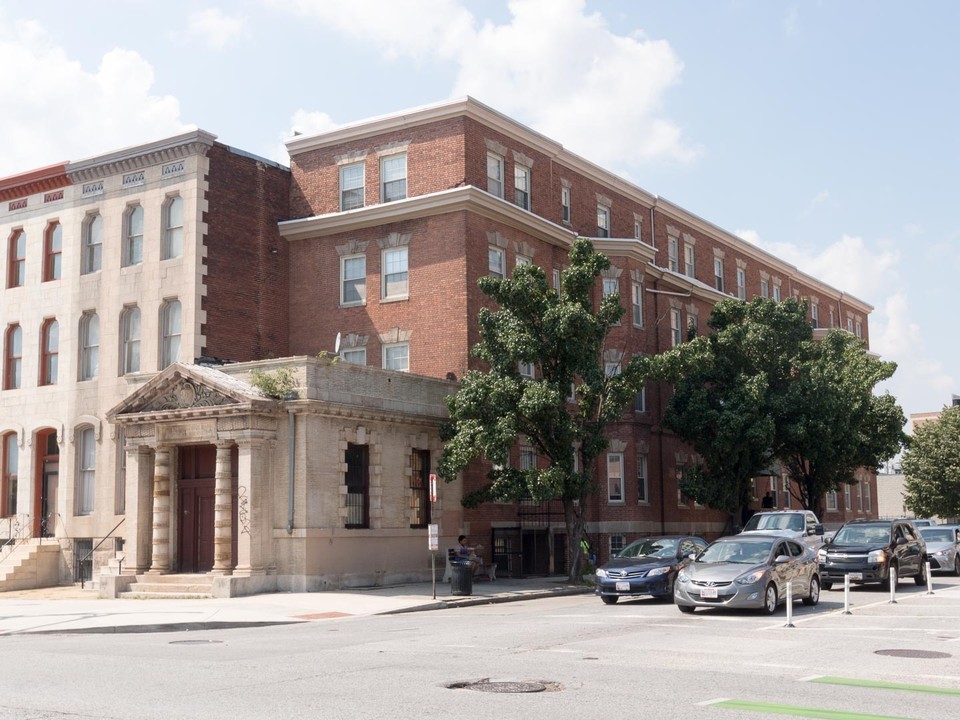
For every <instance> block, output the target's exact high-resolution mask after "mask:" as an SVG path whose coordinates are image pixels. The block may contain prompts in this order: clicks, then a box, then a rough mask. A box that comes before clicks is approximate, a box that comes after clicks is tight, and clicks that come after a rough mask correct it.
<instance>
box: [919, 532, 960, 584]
mask: <svg viewBox="0 0 960 720" xmlns="http://www.w3.org/2000/svg"><path fill="white" fill-rule="evenodd" d="M917 530H919V531H920V537H922V538H923V540H924V542H926V543H927V559H928V560H929V561H930V570H932V571H937V570H939V571H941V572H949V573H953V574H954V575H960V528H958V527H957V526H956V525H932V526H930V527H919V528H917Z"/></svg>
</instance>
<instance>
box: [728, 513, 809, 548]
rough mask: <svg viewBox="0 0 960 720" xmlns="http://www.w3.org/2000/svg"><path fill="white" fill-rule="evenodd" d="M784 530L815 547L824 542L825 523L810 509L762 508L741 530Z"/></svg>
mask: <svg viewBox="0 0 960 720" xmlns="http://www.w3.org/2000/svg"><path fill="white" fill-rule="evenodd" d="M770 530H782V531H784V532H787V533H789V534H790V535H792V536H793V537H795V538H797V539H798V540H802V541H803V542H805V543H806V544H807V545H810V546H812V547H814V548H816V547H819V546H820V545H822V544H823V525H822V524H821V522H820V521H819V520H818V519H817V516H816V515H815V514H814V513H813V512H812V511H810V510H761V511H760V512H757V513H754V514H753V515H751V516H750V519H749V520H747V523H746V525H744V526H743V530H741V532H768V531H770Z"/></svg>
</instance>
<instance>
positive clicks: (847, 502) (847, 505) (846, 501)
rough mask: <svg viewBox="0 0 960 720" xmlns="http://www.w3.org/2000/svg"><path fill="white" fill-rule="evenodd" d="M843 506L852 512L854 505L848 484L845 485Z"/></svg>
mask: <svg viewBox="0 0 960 720" xmlns="http://www.w3.org/2000/svg"><path fill="white" fill-rule="evenodd" d="M843 506H844V507H845V508H846V509H847V510H850V509H852V507H853V505H852V504H851V502H850V485H848V484H847V483H844V485H843Z"/></svg>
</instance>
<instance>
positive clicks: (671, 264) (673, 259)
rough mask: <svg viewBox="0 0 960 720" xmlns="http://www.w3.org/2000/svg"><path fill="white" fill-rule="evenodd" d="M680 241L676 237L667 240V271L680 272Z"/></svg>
mask: <svg viewBox="0 0 960 720" xmlns="http://www.w3.org/2000/svg"><path fill="white" fill-rule="evenodd" d="M679 255H680V241H679V240H678V239H677V238H675V237H668V238H667V269H669V270H673V272H680V257H679Z"/></svg>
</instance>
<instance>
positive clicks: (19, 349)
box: [3, 325, 23, 390]
mask: <svg viewBox="0 0 960 720" xmlns="http://www.w3.org/2000/svg"><path fill="white" fill-rule="evenodd" d="M3 346H4V363H3V365H4V369H3V389H4V390H16V389H17V388H19V387H20V382H21V379H22V378H21V377H20V374H21V370H22V367H23V330H21V329H20V326H19V325H10V326H8V327H7V336H6V338H5V341H4V343H3Z"/></svg>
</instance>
